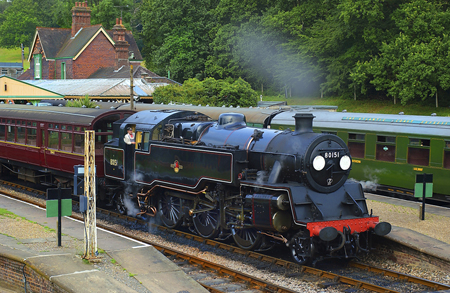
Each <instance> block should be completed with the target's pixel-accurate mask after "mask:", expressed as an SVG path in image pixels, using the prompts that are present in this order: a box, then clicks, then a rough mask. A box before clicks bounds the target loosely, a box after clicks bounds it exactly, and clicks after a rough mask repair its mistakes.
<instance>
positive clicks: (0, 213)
mask: <svg viewBox="0 0 450 293" xmlns="http://www.w3.org/2000/svg"><path fill="white" fill-rule="evenodd" d="M11 215H14V214H13V213H12V212H10V211H8V210H5V209H2V208H0V216H11Z"/></svg>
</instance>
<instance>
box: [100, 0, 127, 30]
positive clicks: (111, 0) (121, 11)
mask: <svg viewBox="0 0 450 293" xmlns="http://www.w3.org/2000/svg"><path fill="white" fill-rule="evenodd" d="M132 11H133V1H132V0H102V1H100V2H99V3H98V4H95V3H94V4H93V7H92V13H91V15H92V18H91V23H92V24H102V26H103V27H105V28H106V29H108V30H110V29H112V28H113V26H114V25H115V24H116V18H120V16H121V15H122V23H123V25H124V26H125V27H126V28H127V29H128V30H130V29H131V27H130V25H129V23H130V19H131V16H132V15H131V13H132Z"/></svg>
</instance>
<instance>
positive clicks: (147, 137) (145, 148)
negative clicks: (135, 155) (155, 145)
mask: <svg viewBox="0 0 450 293" xmlns="http://www.w3.org/2000/svg"><path fill="white" fill-rule="evenodd" d="M149 141H150V132H144V144H143V145H142V150H143V151H146V152H148V146H149Z"/></svg>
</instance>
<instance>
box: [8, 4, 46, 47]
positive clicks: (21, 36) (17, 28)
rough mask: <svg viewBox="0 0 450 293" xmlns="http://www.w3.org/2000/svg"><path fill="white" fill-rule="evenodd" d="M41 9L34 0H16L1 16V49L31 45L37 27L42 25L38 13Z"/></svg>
mask: <svg viewBox="0 0 450 293" xmlns="http://www.w3.org/2000/svg"><path fill="white" fill-rule="evenodd" d="M38 10H39V7H38V5H37V3H36V2H34V1H33V0H14V1H13V2H12V4H11V5H10V6H8V8H6V10H5V11H4V12H3V14H2V15H1V19H2V21H1V25H0V47H5V48H15V47H18V46H20V44H21V43H23V44H30V43H31V41H32V39H33V36H34V33H35V30H36V26H40V25H41V24H42V22H41V20H40V19H39V18H38V16H37V14H36V11H38Z"/></svg>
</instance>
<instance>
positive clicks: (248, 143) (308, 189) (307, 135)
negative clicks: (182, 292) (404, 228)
mask: <svg viewBox="0 0 450 293" xmlns="http://www.w3.org/2000/svg"><path fill="white" fill-rule="evenodd" d="M294 118H295V130H293V131H291V130H285V131H279V130H271V129H256V128H251V127H247V126H246V122H245V117H244V115H242V114H238V113H224V114H222V115H220V117H219V119H218V121H211V120H210V119H209V117H207V116H205V115H203V114H201V113H197V112H193V111H182V110H164V111H141V112H138V113H136V114H134V115H132V116H130V117H129V118H127V119H123V120H120V121H118V122H117V123H115V125H114V134H115V137H114V139H113V140H112V141H110V142H109V143H107V144H106V145H105V148H104V162H105V166H104V169H105V176H106V178H108V180H107V183H106V184H107V185H108V186H112V187H113V188H114V190H115V198H116V202H117V206H118V209H119V210H121V211H123V212H125V211H126V209H125V205H124V201H126V200H128V199H129V198H132V199H135V200H136V205H137V206H138V207H139V212H138V214H139V215H141V216H158V217H159V218H160V219H161V222H162V223H163V224H164V225H165V226H167V227H170V228H175V227H178V226H180V225H184V226H187V227H189V228H190V229H191V230H193V231H195V232H196V233H198V234H199V235H201V236H202V237H205V238H218V239H227V238H230V237H231V238H233V240H234V241H235V243H236V244H237V245H238V246H239V247H241V248H244V249H249V250H250V249H256V250H264V249H270V248H271V247H273V246H275V245H277V244H285V245H286V246H287V247H288V248H289V249H290V251H291V253H292V256H293V258H294V259H295V261H297V262H299V263H308V262H310V261H316V260H320V259H324V258H348V257H355V256H356V255H357V253H358V252H361V251H365V252H367V251H368V250H369V249H370V245H371V244H370V240H371V236H372V234H377V235H386V234H388V233H389V232H390V229H391V226H390V224H389V223H385V222H379V219H378V217H376V216H373V215H372V214H371V213H370V214H369V212H368V210H367V205H366V201H365V197H364V193H363V191H362V188H361V185H360V184H359V183H356V182H350V181H347V178H348V174H349V172H350V170H351V162H352V161H351V157H350V153H349V150H348V148H347V146H346V145H345V143H344V142H343V141H342V140H341V139H340V138H339V137H337V136H336V135H332V134H324V133H314V132H313V131H312V123H313V115H312V114H310V113H305V114H300V113H297V114H296V115H295V116H294ZM128 127H131V128H133V130H134V132H135V137H136V143H135V144H134V145H127V144H125V142H124V140H123V136H124V134H125V129H127V128H128Z"/></svg>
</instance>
